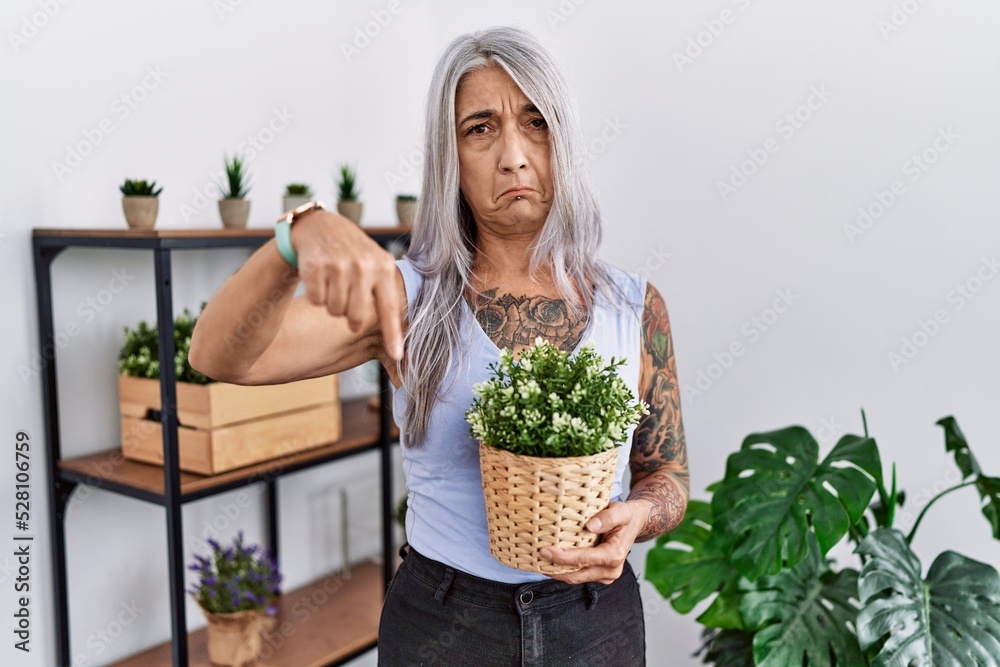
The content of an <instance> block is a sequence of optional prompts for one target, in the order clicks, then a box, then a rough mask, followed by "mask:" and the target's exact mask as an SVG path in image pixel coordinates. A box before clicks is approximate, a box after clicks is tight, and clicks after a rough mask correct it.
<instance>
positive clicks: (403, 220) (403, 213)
mask: <svg viewBox="0 0 1000 667" xmlns="http://www.w3.org/2000/svg"><path fill="white" fill-rule="evenodd" d="M416 214H417V202H416V200H402V201H400V200H399V199H397V200H396V217H397V218H398V219H399V225H400V226H401V227H409V226H410V225H412V224H413V218H414V216H416Z"/></svg>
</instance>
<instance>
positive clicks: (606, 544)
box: [541, 499, 649, 584]
mask: <svg viewBox="0 0 1000 667" xmlns="http://www.w3.org/2000/svg"><path fill="white" fill-rule="evenodd" d="M643 507H645V508H646V512H647V513H648V508H649V502H647V501H645V500H638V499H637V500H629V501H625V502H618V501H615V502H612V503H611V504H610V505H608V507H607V508H605V509H603V510H601V511H600V512H598V513H597V514H595V515H594V516H593V517H591V519H590V521H588V522H587V530H590V531H593V532H595V533H599V534H600V535H601V536H602V537H601V542H600V544H597V545H595V546H592V547H578V548H572V549H562V548H560V547H544V548H542V550H541V556H542V558H545V559H547V560H550V561H552V562H553V563H560V564H566V565H579V566H581V567H580V569H579V570H577V571H576V572H567V573H565V574H550V575H549V576H550V577H552V578H553V579H558V580H559V581H564V582H566V583H568V584H582V583H584V582H587V581H599V582H600V583H602V584H610V583H612V582H614V581H615V580H617V579H618V577H620V576H621V574H622V569H623V568H624V566H625V557H626V556H628V552H629V550H631V549H632V545H633V544H634V543H635V538H636V537H637V536H638V535H639V531H640V530H642V527H643V526H644V525H645V524H646V519H645V515H644V514H643Z"/></svg>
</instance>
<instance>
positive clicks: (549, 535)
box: [479, 442, 619, 574]
mask: <svg viewBox="0 0 1000 667" xmlns="http://www.w3.org/2000/svg"><path fill="white" fill-rule="evenodd" d="M618 449H619V448H618V447H616V448H614V449H610V450H607V451H603V452H600V453H598V454H593V455H591V456H567V457H538V456H523V455H520V454H512V453H511V452H508V451H506V450H502V449H497V448H495V447H491V446H489V445H486V444H484V443H482V442H480V444H479V467H480V470H481V471H482V474H483V498H484V500H485V501H486V522H487V525H488V527H489V533H490V552H491V553H492V554H493V556H494V557H496V559H497V560H499V561H500V562H501V563H503V564H504V565H509V566H510V567H514V568H517V569H519V570H526V571H529V572H541V573H544V574H558V573H565V572H574V571H576V570H578V569H580V568H579V567H577V566H573V565H557V564H554V563H551V562H549V561H547V560H545V559H544V558H542V557H541V556H540V555H539V551H540V550H541V548H542V547H545V546H557V547H566V548H572V547H589V546H593V545H594V544H596V543H597V538H598V535H597V534H596V533H593V532H591V531H589V530H587V529H586V528H585V527H584V526H585V524H586V523H587V521H589V520H590V518H591V517H593V516H594V515H595V514H597V513H598V512H600V511H601V510H603V509H604V508H606V507H607V506H608V504H609V503H610V501H611V487H612V484H613V483H614V478H615V467H616V465H617V463H618Z"/></svg>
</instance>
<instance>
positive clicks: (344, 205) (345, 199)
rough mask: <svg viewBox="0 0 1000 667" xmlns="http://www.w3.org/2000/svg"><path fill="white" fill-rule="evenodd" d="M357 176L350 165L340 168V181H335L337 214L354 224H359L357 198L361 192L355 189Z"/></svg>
mask: <svg viewBox="0 0 1000 667" xmlns="http://www.w3.org/2000/svg"><path fill="white" fill-rule="evenodd" d="M357 180H358V174H357V172H356V171H355V170H354V169H352V168H351V166H350V165H347V164H343V165H341V166H340V179H339V180H338V181H337V213H339V214H341V215H342V216H344V217H345V218H347V219H348V220H350V221H352V222H354V223H355V224H358V225H360V224H361V208H362V205H361V202H360V201H358V197H359V196H360V195H361V191H360V190H359V189H358V187H357Z"/></svg>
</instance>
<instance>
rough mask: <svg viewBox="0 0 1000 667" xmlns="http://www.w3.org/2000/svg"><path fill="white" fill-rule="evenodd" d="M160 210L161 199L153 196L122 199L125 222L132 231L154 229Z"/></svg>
mask: <svg viewBox="0 0 1000 667" xmlns="http://www.w3.org/2000/svg"><path fill="white" fill-rule="evenodd" d="M159 209H160V198H159V197H155V196H153V195H127V196H125V197H122V210H124V211H125V222H126V223H127V224H128V226H129V228H130V229H152V228H153V225H154V224H155V223H156V214H157V212H158V211H159Z"/></svg>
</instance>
